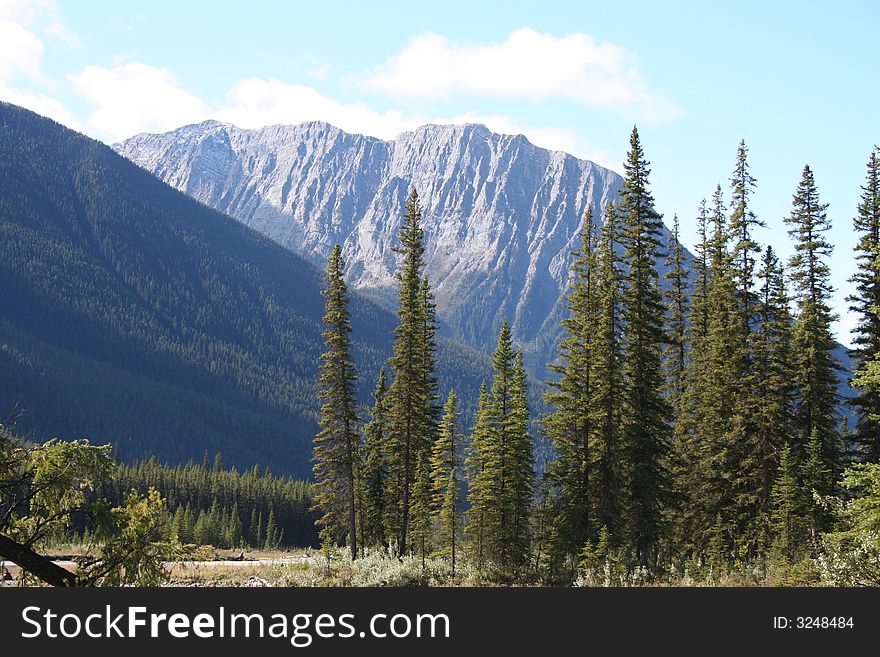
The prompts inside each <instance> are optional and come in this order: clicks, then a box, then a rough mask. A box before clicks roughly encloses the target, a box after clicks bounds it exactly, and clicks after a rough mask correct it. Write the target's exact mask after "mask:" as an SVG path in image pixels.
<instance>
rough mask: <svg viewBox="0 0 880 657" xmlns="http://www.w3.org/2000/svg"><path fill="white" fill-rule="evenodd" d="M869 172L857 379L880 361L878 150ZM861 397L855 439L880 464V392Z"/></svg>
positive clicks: (862, 208)
mask: <svg viewBox="0 0 880 657" xmlns="http://www.w3.org/2000/svg"><path fill="white" fill-rule="evenodd" d="M867 168H868V172H867V175H866V179H865V184H864V185H863V186H862V195H861V200H860V202H859V206H858V212H857V214H856V217H855V219H853V228H854V229H855V232H856V234H857V235H858V237H859V240H858V243H857V244H856V262H857V264H858V271H857V272H856V273H855V274H854V275H853V277H852V278H851V279H850V281H851V282H853V283H855V285H856V291H855V294H853V295H852V296H850V297H848V300H849V301H850V302H852V305H851V306H850V310H851V311H853V312H855V313H857V314H858V316H859V317H858V323H857V324H856V327H855V330H854V333H855V336H854V338H853V343H854V344H855V348H854V349H853V350H852V351H851V352H850V353H851V355H852V357H853V359H854V361H855V366H856V371H855V374H856V377H857V379H858V378H859V377H864V375H865V374H867V372H868V363H870V362H872V361H876V360H877V359H878V358H880V315H878V314H877V309H880V148H878V147H876V146H875V147H874V150H873V151H871V155H870V157H869V158H868V167H867ZM858 391H859V392H858V395H857V396H856V397H855V398H854V399H853V400H852V403H853V405H854V406H855V408H856V411H857V413H858V422H857V423H856V426H855V439H856V442H857V444H858V446H859V450H860V452H861V454H860V455H861V456H862V457H863V458H865V459H866V460H868V461H872V462H877V461H880V389H878V388H876V387H874V386H865V385H860V386H858Z"/></svg>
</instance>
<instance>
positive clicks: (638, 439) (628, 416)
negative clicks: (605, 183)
mask: <svg viewBox="0 0 880 657" xmlns="http://www.w3.org/2000/svg"><path fill="white" fill-rule="evenodd" d="M648 164H649V163H648V161H647V160H646V159H645V156H644V152H643V150H642V145H641V142H640V140H639V133H638V130H637V129H636V128H633V131H632V135H631V137H630V151H629V154H628V156H627V161H626V162H625V163H624V172H625V176H624V182H623V187H622V188H621V191H620V218H621V243H622V245H623V246H624V262H625V263H626V266H627V273H626V287H625V290H624V293H623V302H622V306H621V309H622V315H623V323H624V326H625V340H624V373H625V398H626V404H625V407H624V413H623V418H622V420H623V432H624V440H625V445H626V452H627V463H628V466H629V474H630V476H629V485H630V536H631V540H632V543H633V548H634V553H635V557H636V560H637V561H638V562H639V563H641V564H642V565H649V564H651V565H653V564H654V563H655V562H656V559H657V554H658V547H659V544H660V539H661V518H662V514H663V509H664V505H665V503H666V500H667V496H668V491H669V477H668V473H667V471H666V467H665V462H666V452H667V449H668V445H669V434H670V429H669V421H670V417H671V410H670V408H669V405H668V403H667V402H666V400H665V399H664V398H663V395H662V392H661V391H662V387H663V377H662V366H661V349H662V345H663V342H664V339H665V338H664V335H663V314H664V313H663V302H662V298H661V295H660V287H659V281H658V278H659V277H658V273H657V258H658V257H659V256H660V255H661V244H660V237H659V236H660V231H661V227H662V223H661V220H660V219H661V215H660V214H659V213H658V212H657V211H656V210H655V209H654V198H653V196H652V195H651V192H650V188H649V181H648V176H649V175H650V169H649V167H648Z"/></svg>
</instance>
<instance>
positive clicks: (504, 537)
mask: <svg viewBox="0 0 880 657" xmlns="http://www.w3.org/2000/svg"><path fill="white" fill-rule="evenodd" d="M492 365H493V367H494V369H495V377H494V379H493V382H492V388H491V391H490V392H488V393H484V394H481V397H480V409H479V411H478V413H477V424H476V427H475V429H474V436H473V451H472V454H471V456H470V457H469V459H468V465H469V470H470V471H471V472H472V484H471V490H470V495H469V501H470V503H471V509H470V512H469V514H468V517H469V522H468V525H469V529H468V532H469V533H470V534H471V535H475V536H476V540H477V541H478V545H477V554H478V558H477V561H478V564H479V567H482V566H483V564H484V562H488V563H489V564H491V565H492V566H494V567H495V568H497V569H498V571H499V572H500V573H501V574H502V575H504V576H515V575H517V574H518V573H520V572H521V571H522V569H523V568H524V567H525V566H526V565H527V564H528V556H529V555H528V548H529V527H528V512H529V509H528V507H529V505H530V503H531V495H532V486H533V481H532V477H533V475H532V468H533V466H534V461H533V456H532V444H531V437H530V436H529V435H528V422H529V412H528V408H527V406H526V399H525V380H526V379H525V369H524V367H523V364H522V354H521V353H514V350H513V343H512V341H511V337H510V326H509V325H508V323H507V322H506V321H505V322H504V323H503V324H502V326H501V331H500V332H499V335H498V346H497V348H496V349H495V353H494V354H493V356H492Z"/></svg>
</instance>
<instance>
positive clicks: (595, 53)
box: [360, 28, 681, 121]
mask: <svg viewBox="0 0 880 657" xmlns="http://www.w3.org/2000/svg"><path fill="white" fill-rule="evenodd" d="M636 64H637V58H636V57H635V55H634V54H633V53H631V52H629V51H628V50H626V49H625V48H621V47H620V46H616V45H614V44H611V43H607V42H605V43H599V44H597V43H595V42H594V41H593V38H592V37H591V36H589V35H587V34H582V33H575V34H569V35H567V36H564V37H555V36H553V35H550V34H540V33H538V32H536V31H535V30H532V29H529V28H522V29H519V30H517V31H515V32H513V33H512V34H511V35H510V36H509V37H508V38H507V40H506V41H504V42H502V43H491V44H476V45H472V44H461V43H456V42H453V41H450V40H449V39H447V38H446V37H443V36H440V35H438V34H433V33H430V32H429V33H426V34H423V35H421V36H418V37H415V38H414V39H412V40H411V41H410V42H409V45H408V46H407V47H406V48H405V49H404V50H403V51H402V52H401V53H399V54H398V55H395V56H394V57H392V58H391V59H390V60H389V61H388V62H387V63H386V64H385V65H383V66H382V67H380V68H378V69H376V70H375V71H373V74H372V75H371V76H369V77H368V78H366V79H364V80H362V81H361V82H360V85H361V87H362V88H364V89H367V90H370V91H378V92H383V93H387V94H390V95H392V96H396V97H407V98H449V97H452V96H453V95H460V94H472V95H483V96H498V97H507V98H527V99H532V100H546V99H550V98H564V99H568V100H573V101H576V102H579V103H582V104H584V105H587V106H590V107H597V108H605V109H610V110H614V111H619V112H623V113H625V114H627V115H633V116H635V117H638V118H642V119H646V120H653V121H664V120H668V119H671V118H674V117H675V116H677V115H678V114H680V112H681V110H680V109H679V108H678V107H676V105H675V104H674V103H673V102H672V101H670V100H668V99H666V98H664V97H663V96H661V95H658V94H656V93H654V92H652V91H650V90H649V89H648V84H647V81H646V79H645V76H644V74H643V73H642V72H641V71H640V70H639V69H638V68H636Z"/></svg>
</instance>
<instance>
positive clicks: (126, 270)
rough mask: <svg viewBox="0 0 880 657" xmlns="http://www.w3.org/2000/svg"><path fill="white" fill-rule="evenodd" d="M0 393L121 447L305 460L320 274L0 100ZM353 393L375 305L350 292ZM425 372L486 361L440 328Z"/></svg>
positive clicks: (180, 455)
mask: <svg viewBox="0 0 880 657" xmlns="http://www.w3.org/2000/svg"><path fill="white" fill-rule="evenodd" d="M0 136H2V138H0V289H3V303H2V305H0V366H2V368H3V372H4V376H3V377H0V409H4V411H5V410H6V409H10V408H12V407H13V406H15V405H18V406H19V407H21V408H23V409H24V410H25V411H26V413H25V414H24V415H23V416H22V417H21V418H20V419H19V422H18V425H17V429H18V430H19V431H21V432H32V433H33V436H34V437H35V438H36V439H45V438H48V437H51V436H60V437H64V438H75V437H82V436H87V437H89V438H90V439H91V440H92V441H93V442H98V443H101V442H112V443H113V444H114V445H115V446H116V449H117V451H118V454H119V455H120V456H121V457H122V458H123V459H133V458H137V457H141V456H144V455H149V454H156V455H158V456H159V457H160V458H161V459H162V460H169V461H178V462H184V461H186V460H188V459H190V458H195V459H199V458H201V456H202V454H203V453H204V451H205V450H206V449H208V450H209V451H210V452H211V453H214V452H215V451H220V452H222V453H223V455H224V457H225V458H226V460H227V463H228V464H229V465H237V466H239V467H241V468H242V469H245V468H249V467H251V466H252V465H254V464H270V463H271V464H272V467H273V469H274V470H275V471H276V472H279V473H292V474H295V475H296V476H298V477H307V476H308V475H309V474H310V470H311V464H310V456H311V440H312V438H313V437H314V435H315V432H316V430H317V425H316V417H317V409H318V406H317V402H316V400H315V391H316V387H315V385H316V376H317V367H318V357H319V355H320V353H321V352H322V349H323V345H322V340H321V333H320V332H321V320H320V317H321V312H322V308H323V302H322V298H321V294H320V290H321V286H322V275H321V273H320V272H319V271H317V270H316V269H314V268H313V267H312V266H310V265H308V264H307V263H305V262H304V261H303V260H302V259H300V258H299V257H297V256H295V255H294V254H292V253H290V252H289V251H287V250H285V249H284V248H282V247H280V246H278V245H277V244H275V243H273V242H271V241H270V240H268V239H266V238H264V237H262V236H260V235H259V234H257V233H256V232H255V231H252V230H250V229H248V228H246V227H244V226H242V225H241V224H240V223H239V222H237V221H235V220H233V219H231V218H229V217H227V216H225V215H223V214H220V213H218V212H216V211H214V210H211V209H209V208H208V207H206V206H204V205H202V204H200V203H198V202H196V201H194V200H192V199H191V198H189V197H187V196H185V195H184V194H181V193H179V192H176V191H174V190H172V189H171V188H169V187H167V186H166V185H165V184H163V183H162V182H160V181H159V180H157V179H156V178H154V177H153V176H151V175H150V174H148V173H147V172H145V171H143V170H142V169H140V168H138V167H137V166H135V165H133V164H131V163H130V162H128V161H127V160H125V159H124V158H122V157H120V156H118V155H116V154H115V153H114V152H113V151H112V150H111V149H109V148H108V147H106V146H104V145H102V144H100V143H99V142H96V141H93V140H91V139H88V138H86V137H83V136H82V135H79V134H77V133H74V132H72V131H70V130H68V129H66V128H63V127H62V126H60V125H58V124H56V123H54V122H52V121H50V120H48V119H45V118H42V117H39V116H37V115H36V114H33V113H31V112H29V111H26V110H23V109H20V108H18V107H15V106H13V105H8V104H0ZM352 323H353V325H354V326H355V327H356V328H357V338H356V340H355V344H354V352H355V359H356V362H357V364H358V366H359V368H361V371H362V372H363V373H364V377H363V378H362V383H361V386H360V387H359V389H358V393H359V399H360V400H361V402H362V403H365V402H367V401H368V399H369V391H370V390H371V389H372V387H373V384H374V381H372V380H371V379H372V378H373V377H374V376H375V373H376V372H378V370H379V367H380V365H381V363H382V362H383V361H384V359H385V358H386V357H387V355H388V353H389V351H390V340H391V330H392V327H393V316H392V315H390V314H388V313H386V312H385V311H383V310H381V309H379V308H378V307H376V306H375V305H373V304H371V303H369V302H367V301H365V300H364V299H362V298H360V297H358V296H353V297H352ZM440 350H441V352H442V353H444V354H445V356H444V359H443V361H444V363H446V367H445V369H444V371H442V372H441V373H440V378H441V385H442V386H452V385H454V386H455V387H456V388H458V389H460V390H461V391H463V396H464V397H468V395H467V393H466V392H465V391H471V392H472V394H471V395H470V398H475V396H476V389H477V386H479V383H480V380H481V379H482V378H483V376H484V374H485V372H486V371H488V368H487V367H486V364H485V363H484V359H482V358H481V357H480V356H478V355H477V354H476V353H473V352H470V351H469V350H467V349H465V348H462V347H459V346H458V345H455V344H454V343H451V342H447V341H441V343H440Z"/></svg>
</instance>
